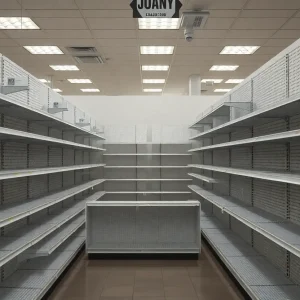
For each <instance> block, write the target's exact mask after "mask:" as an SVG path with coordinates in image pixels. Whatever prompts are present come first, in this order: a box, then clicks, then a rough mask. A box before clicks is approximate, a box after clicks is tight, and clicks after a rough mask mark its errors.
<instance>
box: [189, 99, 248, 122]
mask: <svg viewBox="0 0 300 300" xmlns="http://www.w3.org/2000/svg"><path fill="white" fill-rule="evenodd" d="M231 107H234V108H237V109H240V110H243V111H247V112H250V111H251V102H223V103H221V104H220V105H218V106H216V107H214V108H213V109H212V110H211V111H209V112H207V113H204V114H203V115H202V116H201V117H200V118H198V120H197V121H196V122H195V123H194V124H193V125H191V126H190V127H198V126H201V125H203V124H213V118H215V117H230V109H231Z"/></svg>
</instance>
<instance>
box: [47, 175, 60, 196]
mask: <svg viewBox="0 0 300 300" xmlns="http://www.w3.org/2000/svg"><path fill="white" fill-rule="evenodd" d="M62 174H63V173H55V174H49V175H48V176H49V192H50V193H51V192H55V191H58V190H60V189H62V184H63V178H62Z"/></svg>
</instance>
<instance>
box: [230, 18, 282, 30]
mask: <svg viewBox="0 0 300 300" xmlns="http://www.w3.org/2000/svg"><path fill="white" fill-rule="evenodd" d="M286 21H287V19H286V18H239V19H237V21H236V22H235V23H234V25H233V27H232V29H242V30H243V29H252V30H253V29H257V30H260V29H263V30H265V29H279V28H280V27H281V26H282V25H283V24H284V23H285V22H286Z"/></svg>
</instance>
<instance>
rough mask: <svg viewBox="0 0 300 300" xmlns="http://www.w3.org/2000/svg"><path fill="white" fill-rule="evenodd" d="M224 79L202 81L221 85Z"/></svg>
mask: <svg viewBox="0 0 300 300" xmlns="http://www.w3.org/2000/svg"><path fill="white" fill-rule="evenodd" d="M222 81H223V79H202V80H201V82H203V83H206V82H213V83H221V82H222Z"/></svg>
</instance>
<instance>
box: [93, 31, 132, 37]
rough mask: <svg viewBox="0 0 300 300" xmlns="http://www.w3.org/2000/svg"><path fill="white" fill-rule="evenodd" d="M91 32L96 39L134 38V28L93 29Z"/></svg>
mask: <svg viewBox="0 0 300 300" xmlns="http://www.w3.org/2000/svg"><path fill="white" fill-rule="evenodd" d="M92 34H93V36H94V37H95V38H97V39H135V38H136V31H135V30H93V31H92Z"/></svg>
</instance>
